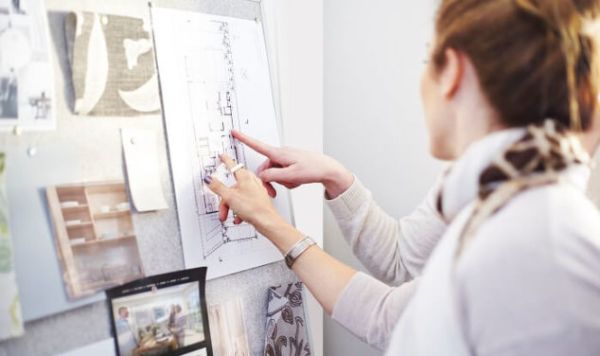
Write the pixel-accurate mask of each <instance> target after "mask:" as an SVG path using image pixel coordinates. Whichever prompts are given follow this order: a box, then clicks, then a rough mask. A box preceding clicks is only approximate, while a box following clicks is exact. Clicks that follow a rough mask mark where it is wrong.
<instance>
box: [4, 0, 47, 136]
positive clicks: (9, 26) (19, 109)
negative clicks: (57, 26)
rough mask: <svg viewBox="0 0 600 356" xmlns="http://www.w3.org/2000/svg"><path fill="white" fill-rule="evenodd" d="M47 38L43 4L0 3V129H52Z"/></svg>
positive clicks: (26, 1) (30, 0)
mask: <svg viewBox="0 0 600 356" xmlns="http://www.w3.org/2000/svg"><path fill="white" fill-rule="evenodd" d="M48 36H49V34H48V25H47V21H46V10H45V7H44V3H43V1H41V0H22V1H7V0H3V1H0V130H12V129H13V128H14V127H16V126H18V127H20V128H22V129H27V130H29V129H35V130H46V129H54V127H55V123H56V120H55V113H54V111H55V110H54V104H53V98H54V87H53V86H54V81H53V79H52V66H51V63H50V51H49V37H48Z"/></svg>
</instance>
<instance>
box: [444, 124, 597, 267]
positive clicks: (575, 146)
mask: <svg viewBox="0 0 600 356" xmlns="http://www.w3.org/2000/svg"><path fill="white" fill-rule="evenodd" d="M589 159H590V158H589V155H588V154H587V152H586V151H585V150H584V149H583V147H582V146H581V143H580V141H579V139H577V138H576V137H575V136H574V135H573V134H572V133H570V132H568V131H566V130H565V129H563V128H562V127H560V126H559V124H558V123H557V122H556V121H554V120H550V119H548V120H546V121H544V122H543V123H542V124H539V125H531V126H529V127H527V131H526V133H525V135H524V136H523V137H522V138H521V139H520V140H518V141H517V142H515V143H514V144H512V145H511V146H510V147H509V148H508V149H506V150H505V151H504V152H503V153H502V154H501V155H500V156H499V157H497V158H496V159H495V160H494V161H492V163H491V164H490V165H489V166H488V167H487V168H485V169H484V170H483V171H482V173H481V174H480V176H479V189H478V197H477V200H476V202H475V207H474V209H473V212H472V214H471V216H470V217H469V219H468V220H467V222H466V224H465V226H464V228H463V230H462V232H461V235H460V238H459V242H458V248H457V250H456V256H455V257H456V258H458V257H459V256H460V255H461V254H462V252H463V251H464V249H465V247H466V246H467V245H468V244H469V243H470V242H471V241H472V239H473V238H474V237H475V235H476V232H477V230H478V229H479V227H480V226H481V225H482V224H483V223H484V222H485V221H486V220H487V219H488V218H489V217H491V216H493V215H494V214H495V213H497V212H498V211H499V210H501V209H502V208H503V207H504V206H506V204H507V203H508V202H509V201H510V200H511V199H512V198H514V197H515V196H516V195H517V194H519V193H520V192H522V191H525V190H527V189H531V188H534V187H539V186H543V185H548V184H554V183H557V182H558V181H559V180H560V172H562V171H564V170H566V169H567V168H569V167H571V166H573V165H576V164H585V163H588V162H589ZM441 193H442V191H440V194H439V195H438V204H437V207H438V211H439V213H440V214H441V215H442V216H444V212H443V209H442V194H441Z"/></svg>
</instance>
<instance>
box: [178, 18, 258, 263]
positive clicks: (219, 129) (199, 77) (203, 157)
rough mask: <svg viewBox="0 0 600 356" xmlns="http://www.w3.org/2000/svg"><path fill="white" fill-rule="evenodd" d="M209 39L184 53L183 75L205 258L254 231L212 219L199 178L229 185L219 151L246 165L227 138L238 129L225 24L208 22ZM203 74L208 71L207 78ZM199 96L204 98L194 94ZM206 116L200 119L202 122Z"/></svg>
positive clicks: (213, 206)
mask: <svg viewBox="0 0 600 356" xmlns="http://www.w3.org/2000/svg"><path fill="white" fill-rule="evenodd" d="M206 34H207V36H208V37H209V38H210V41H207V45H206V46H205V47H204V50H202V51H194V52H190V53H187V54H186V55H185V73H186V81H187V84H188V86H187V87H188V90H187V94H188V96H189V103H190V113H191V115H192V118H194V119H193V120H192V126H193V134H194V147H195V153H196V156H195V159H194V160H193V162H192V163H193V164H194V172H200V174H195V175H194V177H193V179H194V190H195V196H196V208H197V210H198V213H199V214H201V215H206V216H207V217H206V218H205V219H204V221H203V223H202V224H201V229H202V249H203V253H204V257H205V258H206V257H208V256H209V255H210V254H211V253H213V252H214V251H215V250H216V249H218V248H219V247H221V246H222V245H223V244H225V243H228V242H232V241H239V240H244V239H252V238H258V235H257V234H256V231H255V230H254V228H253V227H252V226H250V225H248V224H246V223H244V224H240V225H234V224H233V216H231V215H230V217H229V219H227V221H226V222H225V223H224V224H222V223H221V222H220V221H219V219H217V215H216V213H217V212H218V211H219V197H218V196H217V195H216V194H214V193H212V192H211V191H210V189H208V188H207V187H206V186H205V185H204V184H202V178H203V177H206V176H211V175H213V174H219V173H222V174H221V176H225V177H226V179H228V180H229V181H231V179H232V178H231V177H229V174H228V172H218V170H219V167H220V166H221V162H220V159H219V155H220V154H222V153H225V154H227V155H229V156H230V157H231V158H233V159H234V160H236V161H237V162H238V163H242V164H244V165H246V164H247V162H246V157H245V155H244V147H243V146H241V145H240V144H238V143H237V142H235V140H234V139H233V138H232V137H231V133H230V132H231V130H232V129H238V130H239V129H240V121H239V120H240V113H239V112H238V111H237V105H236V95H237V93H236V91H235V85H234V75H233V73H234V67H233V58H232V51H231V42H230V37H229V36H230V34H229V24H228V23H227V22H225V21H218V20H215V21H212V22H210V23H209V24H208V26H207V27H206ZM206 73H211V76H210V78H209V80H207V77H206ZM197 93H204V94H205V100H198V99H199V98H197V97H196V98H195V97H194V96H195V95H196V94H197ZM204 118H206V119H204Z"/></svg>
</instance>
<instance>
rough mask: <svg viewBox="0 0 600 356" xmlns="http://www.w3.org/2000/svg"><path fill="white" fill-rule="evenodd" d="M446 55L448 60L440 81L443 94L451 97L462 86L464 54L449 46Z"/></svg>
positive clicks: (448, 97)
mask: <svg viewBox="0 0 600 356" xmlns="http://www.w3.org/2000/svg"><path fill="white" fill-rule="evenodd" d="M444 55H445V56H446V61H445V64H444V67H443V69H442V70H441V73H440V75H439V83H440V89H441V91H442V93H441V94H442V96H443V97H445V98H446V99H450V98H452V97H453V96H454V94H456V92H457V91H458V89H459V88H460V84H461V81H462V77H463V74H464V70H465V68H464V63H463V58H462V55H461V53H460V52H458V51H457V50H455V49H453V48H447V49H446V51H445V53H444Z"/></svg>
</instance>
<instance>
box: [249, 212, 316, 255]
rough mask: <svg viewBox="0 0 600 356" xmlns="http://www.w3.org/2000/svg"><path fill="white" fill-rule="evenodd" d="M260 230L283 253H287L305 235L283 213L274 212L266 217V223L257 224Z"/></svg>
mask: <svg viewBox="0 0 600 356" xmlns="http://www.w3.org/2000/svg"><path fill="white" fill-rule="evenodd" d="M256 228H257V230H258V232H260V233H261V234H262V235H263V236H265V237H266V238H267V239H269V240H270V241H271V242H272V243H273V244H274V245H275V246H276V247H277V248H278V249H279V251H281V253H286V252H287V251H289V249H290V248H292V246H294V245H295V244H296V243H297V242H298V241H300V240H301V239H303V238H304V235H303V234H302V233H301V232H300V231H298V229H296V228H295V227H294V226H293V225H292V224H290V223H289V222H287V221H286V220H285V219H283V218H282V217H281V215H279V214H277V213H274V214H271V215H270V216H269V217H268V218H266V219H264V223H262V224H260V226H256Z"/></svg>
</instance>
